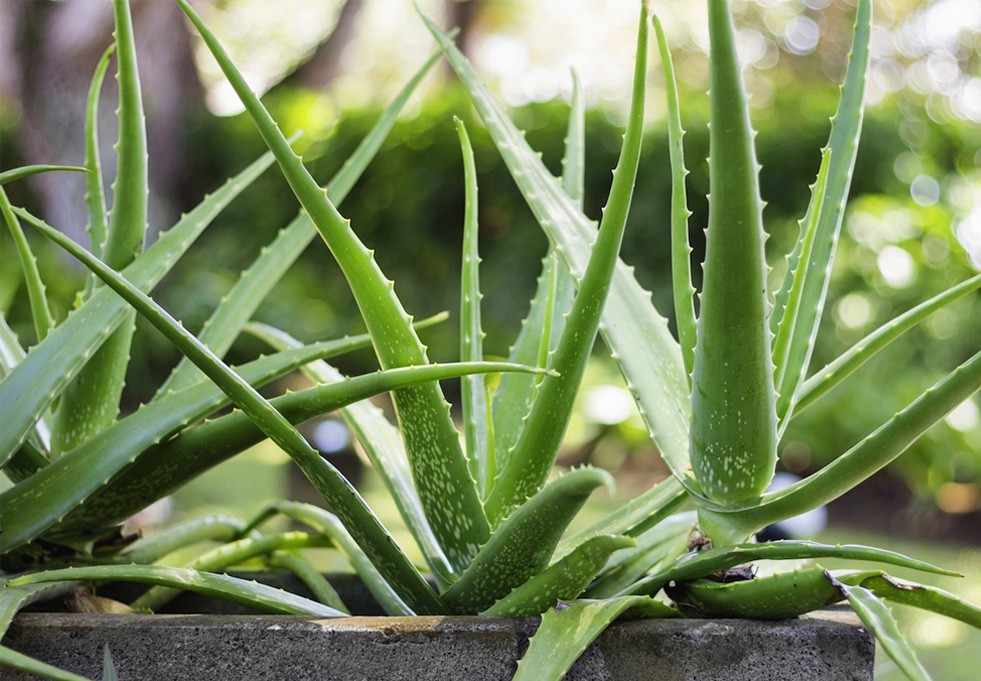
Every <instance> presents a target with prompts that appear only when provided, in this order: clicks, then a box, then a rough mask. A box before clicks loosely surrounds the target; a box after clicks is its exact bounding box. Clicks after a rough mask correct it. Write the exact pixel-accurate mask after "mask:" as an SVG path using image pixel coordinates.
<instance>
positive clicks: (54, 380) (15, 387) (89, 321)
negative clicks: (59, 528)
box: [0, 154, 272, 463]
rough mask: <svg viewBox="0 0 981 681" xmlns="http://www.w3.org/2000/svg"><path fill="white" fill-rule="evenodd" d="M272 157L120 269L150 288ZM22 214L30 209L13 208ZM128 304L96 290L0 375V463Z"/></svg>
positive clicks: (206, 201)
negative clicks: (2, 425)
mask: <svg viewBox="0 0 981 681" xmlns="http://www.w3.org/2000/svg"><path fill="white" fill-rule="evenodd" d="M271 162H272V156H271V155H270V154H267V155H265V156H263V157H262V158H260V159H258V160H257V161H255V162H254V163H253V164H252V165H250V166H249V167H248V168H246V169H245V170H244V171H242V172H241V173H239V174H238V175H237V176H236V177H234V178H232V179H231V180H229V181H227V182H226V183H225V184H224V185H223V186H222V187H221V188H219V189H218V190H217V191H216V192H215V193H213V194H211V195H210V196H206V197H205V199H204V200H203V201H202V202H201V203H200V204H199V205H198V207H197V208H195V209H194V210H193V211H191V212H190V213H188V214H187V215H185V216H184V217H182V218H181V219H180V221H179V222H178V223H177V224H176V225H174V227H173V228H172V229H171V230H169V231H167V232H164V233H162V234H161V235H160V238H159V239H158V240H157V242H156V243H154V244H153V246H151V247H150V248H149V249H147V252H146V253H144V254H143V255H142V256H140V257H139V258H137V259H136V261H135V262H134V263H133V264H132V265H130V266H129V267H127V268H126V269H125V270H124V272H125V276H126V278H127V279H129V280H130V281H132V282H133V283H134V284H136V285H137V286H139V287H140V289H142V290H145V291H148V290H150V289H151V288H153V286H154V285H156V283H157V282H158V281H160V279H161V278H163V276H164V275H165V274H166V273H167V272H168V271H169V270H170V268H171V267H172V266H173V265H174V263H175V262H177V260H178V259H179V258H180V256H181V255H183V254H184V252H185V251H186V250H187V249H188V248H189V247H190V245H191V244H192V243H193V242H194V240H195V239H196V238H197V237H198V236H199V235H200V234H201V232H202V231H203V230H204V229H205V227H207V226H208V224H209V223H210V222H211V221H212V220H213V219H214V218H215V216H216V215H217V214H218V213H219V212H220V211H221V210H222V209H223V208H224V207H225V206H227V205H228V204H229V202H231V200H232V199H233V198H235V197H236V196H237V195H238V194H239V193H240V192H242V191H243V190H244V189H245V188H246V187H247V186H248V185H249V184H251V183H252V181H253V180H255V178H257V177H258V176H259V175H260V174H261V173H262V172H263V171H264V170H266V168H268V167H269V165H270V164H271ZM14 213H15V214H16V215H18V216H19V217H21V218H25V219H26V218H28V217H29V216H30V214H29V213H27V212H26V211H23V210H21V209H17V208H15V209H14ZM127 309H128V308H127V305H126V303H125V302H123V301H122V300H120V299H119V297H118V296H116V294H114V293H113V292H112V291H108V290H104V291H98V292H96V293H95V294H94V295H93V296H92V297H91V298H90V299H89V300H87V301H86V302H85V303H84V304H83V305H82V306H81V307H80V308H78V309H77V310H75V311H74V312H72V313H71V314H70V315H69V316H68V318H67V319H65V320H64V321H63V322H62V323H61V324H59V325H58V326H57V327H56V328H55V329H54V330H53V331H52V332H51V334H49V336H48V337H47V338H45V340H44V342H42V343H40V344H38V345H37V346H35V347H33V348H31V352H30V354H28V356H27V357H26V358H25V360H24V361H23V362H21V363H20V364H19V365H18V366H17V367H16V368H15V369H14V370H12V371H11V372H10V374H9V375H8V376H7V378H5V379H4V380H3V381H0V405H2V406H0V420H2V421H3V424H4V428H2V429H0V463H3V462H6V461H7V459H8V458H9V457H10V456H11V455H12V454H13V452H14V451H15V450H16V448H17V446H18V445H19V444H20V442H21V441H22V440H23V438H24V436H25V434H27V432H28V431H29V430H30V428H31V426H32V425H33V424H34V423H35V422H36V421H37V419H38V417H39V415H41V414H43V413H44V412H45V410H46V409H47V408H48V406H49V405H50V404H51V402H52V401H53V400H54V399H55V398H56V397H57V396H58V395H60V394H61V391H62V390H63V389H64V388H65V386H66V385H67V384H68V382H69V381H71V379H72V378H74V377H75V376H76V375H77V373H78V371H79V369H80V368H81V367H82V366H83V364H84V363H85V361H86V360H87V359H88V358H89V357H91V355H92V353H93V352H94V351H95V350H96V349H97V348H98V347H99V346H100V344H102V343H103V342H104V341H105V339H106V338H108V336H109V335H110V333H111V332H112V331H113V330H114V329H115V328H116V327H117V326H118V325H119V324H120V322H121V321H122V320H123V319H124V317H125V316H126V310H127Z"/></svg>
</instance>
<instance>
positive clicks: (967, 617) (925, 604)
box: [834, 572, 981, 629]
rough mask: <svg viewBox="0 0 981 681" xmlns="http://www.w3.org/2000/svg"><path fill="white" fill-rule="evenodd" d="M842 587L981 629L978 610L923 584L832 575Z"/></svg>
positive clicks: (883, 576)
mask: <svg viewBox="0 0 981 681" xmlns="http://www.w3.org/2000/svg"><path fill="white" fill-rule="evenodd" d="M834 577H835V579H837V580H838V581H839V582H841V583H843V584H849V585H852V586H860V587H862V588H864V589H868V590H869V591H871V592H872V593H874V594H875V595H876V596H878V597H879V598H884V599H886V600H888V601H892V602H893V603H900V604H902V605H909V606H912V607H914V608H919V609H920V610H928V611H930V612H935V613H937V614H938V615H945V616H946V617H952V618H954V619H956V620H960V621H961V622H963V623H964V624H968V625H970V626H972V627H975V628H977V629H981V608H979V607H978V606H976V605H974V604H973V603H969V602H968V601H966V600H964V599H963V598H960V597H959V596H957V595H955V594H952V593H950V592H949V591H944V590H943V589H938V588H937V587H935V586H929V585H927V584H918V583H917V582H911V581H909V580H906V579H898V578H896V577H893V576H892V575H887V574H886V573H884V572H874V573H869V572H858V573H852V574H838V573H835V574H834Z"/></svg>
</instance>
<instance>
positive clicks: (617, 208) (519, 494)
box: [485, 4, 648, 524]
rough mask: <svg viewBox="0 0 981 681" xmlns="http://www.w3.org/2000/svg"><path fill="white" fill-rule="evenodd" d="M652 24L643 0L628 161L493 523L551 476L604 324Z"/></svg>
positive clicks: (639, 136)
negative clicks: (552, 371)
mask: <svg viewBox="0 0 981 681" xmlns="http://www.w3.org/2000/svg"><path fill="white" fill-rule="evenodd" d="M647 30H648V15H647V7H646V5H644V4H641V11H640V20H639V28H638V31H637V52H636V62H635V64H634V83H633V95H632V101H631V106H630V116H629V122H628V125H627V132H626V134H625V135H624V138H623V147H622V149H621V151H620V160H619V162H618V163H617V167H616V169H615V170H614V171H613V185H612V187H611V188H610V196H609V199H608V200H607V204H606V207H605V208H604V210H603V220H602V222H601V223H600V229H599V235H598V236H597V238H596V241H595V243H594V244H593V247H592V253H591V254H590V256H589V263H588V264H587V266H586V271H585V273H584V274H583V277H582V279H581V281H580V282H579V290H578V292H577V294H576V298H575V301H574V302H573V304H572V309H571V311H570V312H569V316H568V318H567V319H566V325H565V328H564V329H563V331H562V336H561V338H560V339H559V345H558V348H557V349H556V350H555V354H554V356H553V357H552V362H551V364H552V366H553V367H554V368H555V369H556V370H558V371H559V372H560V375H559V376H558V377H554V378H546V379H544V380H543V381H542V383H541V385H540V386H538V394H537V395H536V396H535V401H534V404H533V405H532V408H531V411H530V412H529V413H528V416H527V418H526V420H525V422H524V425H523V427H522V430H521V435H520V436H519V437H518V441H517V442H516V443H515V445H514V449H513V450H512V451H511V453H510V454H509V455H508V458H507V463H506V465H505V467H504V468H503V469H502V470H501V472H500V474H499V476H498V478H497V480H496V481H495V482H494V487H493V489H492V490H491V494H490V496H489V497H488V499H487V503H486V505H485V508H486V510H487V515H488V517H489V518H490V520H491V522H493V523H495V524H496V523H497V522H499V521H500V520H501V519H502V518H504V517H505V516H506V515H507V514H508V513H509V512H510V511H511V509H513V508H515V507H517V506H518V505H519V504H521V503H522V502H524V501H525V500H526V499H528V498H529V497H531V496H532V495H533V494H535V492H537V491H538V490H539V489H540V488H541V486H542V485H543V484H544V483H545V481H546V479H547V478H548V474H549V471H550V470H551V468H552V464H553V462H554V461H555V456H556V454H557V453H558V450H559V446H560V445H561V443H562V437H563V436H564V435H565V430H566V427H567V425H568V423H569V418H570V416H571V413H572V407H573V402H574V400H575V397H576V393H577V392H578V390H579V383H580V382H581V380H582V376H583V373H584V372H585V370H586V363H587V362H588V360H589V355H590V352H591V351H592V348H593V343H594V341H595V339H596V334H597V332H598V330H599V326H600V320H601V315H602V312H603V306H604V303H605V301H606V296H607V293H608V292H609V289H610V282H611V280H612V277H613V272H614V269H615V267H616V263H617V254H618V253H619V250H620V243H621V242H622V240H623V233H624V229H625V228H626V224H627V215H628V214H629V212H630V200H631V197H632V195H633V190H634V181H635V180H636V177H637V166H638V164H639V162H640V148H641V143H642V141H643V128H644V97H645V84H646V79H647Z"/></svg>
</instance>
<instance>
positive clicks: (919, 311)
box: [793, 274, 981, 416]
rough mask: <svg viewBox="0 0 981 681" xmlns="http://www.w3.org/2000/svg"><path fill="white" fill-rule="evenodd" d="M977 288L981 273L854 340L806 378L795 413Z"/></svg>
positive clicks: (980, 283)
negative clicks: (950, 304)
mask: <svg viewBox="0 0 981 681" xmlns="http://www.w3.org/2000/svg"><path fill="white" fill-rule="evenodd" d="M978 288H981V274H976V275H974V276H973V277H971V278H970V279H965V280H964V281H962V282H961V283H959V284H957V285H955V286H951V287H950V288H949V289H947V290H946V291H944V292H942V293H939V294H937V295H935V296H934V297H933V298H930V299H929V300H925V301H923V302H922V303H920V304H919V305H917V306H916V307H914V308H912V309H909V310H907V311H906V312H904V313H903V314H901V315H899V316H898V317H896V318H895V319H892V320H890V321H888V322H886V323H885V324H883V325H882V326H880V327H879V328H878V329H876V330H875V331H873V332H872V333H870V334H869V335H867V336H866V337H865V338H863V339H862V340H860V341H858V342H857V343H855V345H853V346H852V347H850V348H848V350H846V351H845V352H843V353H841V355H839V356H838V357H837V358H835V360H834V361H832V362H831V363H830V364H828V365H827V366H825V367H824V368H823V369H821V370H820V371H818V372H817V373H816V374H814V375H813V376H811V377H810V378H808V379H807V380H806V381H804V383H803V385H801V387H800V392H799V393H798V395H797V403H796V404H795V405H794V413H793V415H794V416H796V415H797V414H800V413H801V412H802V411H804V409H806V408H807V407H809V406H810V405H811V404H813V403H814V402H816V401H817V400H818V399H820V398H821V397H823V396H824V395H825V394H827V393H828V392H829V391H831V390H832V389H834V388H835V387H836V386H837V385H838V384H839V383H841V382H842V381H844V380H845V379H846V378H848V376H850V375H851V374H852V373H853V372H854V371H856V370H858V368H859V367H861V366H862V365H863V364H865V363H866V362H868V361H869V360H870V359H872V358H873V357H875V355H876V354H878V353H879V352H880V351H881V350H883V349H885V348H886V347H887V346H888V345H889V344H890V343H892V342H893V341H894V340H896V339H897V338H899V337H900V336H901V335H903V334H904V333H906V332H907V331H909V330H910V329H912V328H913V327H915V326H917V325H918V324H919V323H920V322H922V321H923V320H924V319H926V318H927V317H928V316H930V315H931V314H933V313H934V312H936V311H937V310H939V309H940V308H942V307H944V306H945V305H948V304H949V303H952V302H954V301H955V300H959V299H960V298H963V297H964V296H966V295H967V294H968V293H972V292H973V291H976V290H978Z"/></svg>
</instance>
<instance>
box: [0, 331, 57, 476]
mask: <svg viewBox="0 0 981 681" xmlns="http://www.w3.org/2000/svg"><path fill="white" fill-rule="evenodd" d="M25 357H26V353H25V352H24V348H23V347H22V346H21V344H20V340H18V338H17V334H16V333H14V330H13V329H11V328H10V325H9V324H7V319H6V318H5V317H4V316H3V315H2V314H0V383H2V382H3V379H5V378H6V377H7V375H8V374H10V373H11V372H12V371H13V370H14V367H15V366H17V365H18V364H20V363H21V362H22V361H24V358H25ZM27 443H28V444H30V445H31V447H32V449H33V450H35V451H36V452H37V453H38V454H41V456H42V457H43V458H44V461H41V460H37V463H38V466H37V468H43V467H44V466H45V465H47V453H48V451H49V449H50V446H51V424H50V423H49V417H48V415H47V414H44V415H42V416H41V418H39V419H38V420H37V422H36V423H35V424H34V427H33V428H32V429H31V431H30V432H29V433H28V436H27ZM21 454H22V451H18V452H16V453H15V454H14V456H15V457H17V456H19V455H21Z"/></svg>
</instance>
